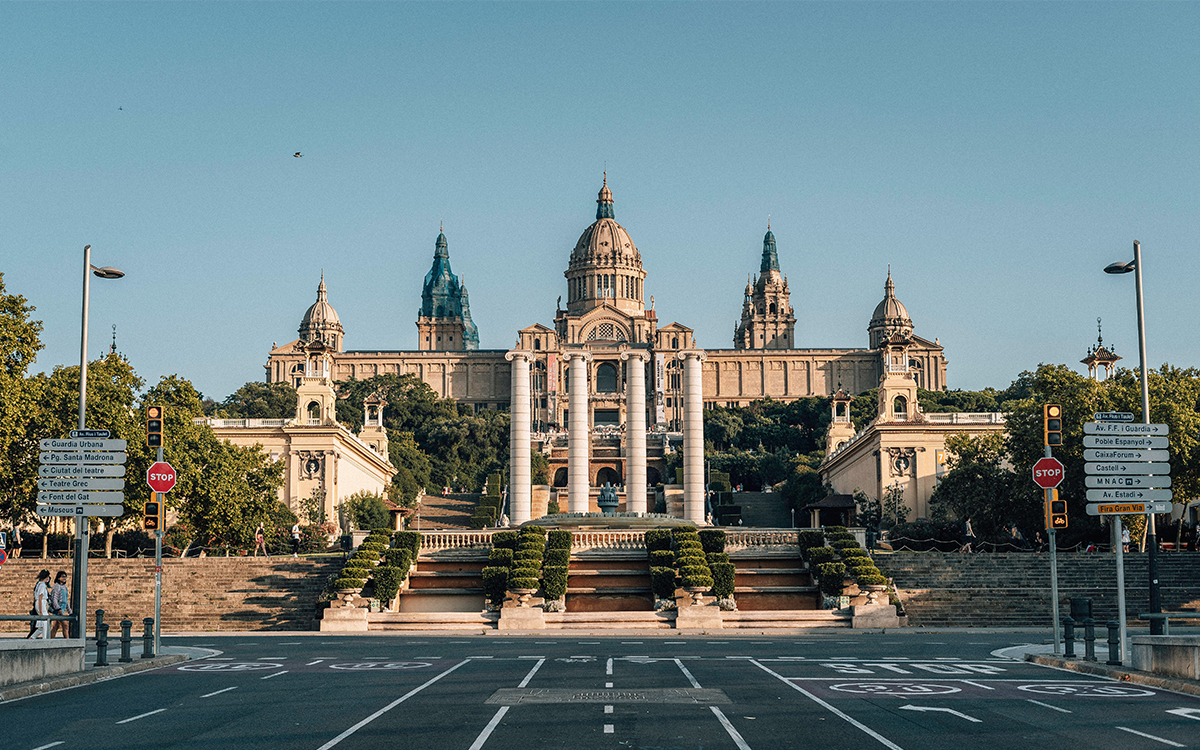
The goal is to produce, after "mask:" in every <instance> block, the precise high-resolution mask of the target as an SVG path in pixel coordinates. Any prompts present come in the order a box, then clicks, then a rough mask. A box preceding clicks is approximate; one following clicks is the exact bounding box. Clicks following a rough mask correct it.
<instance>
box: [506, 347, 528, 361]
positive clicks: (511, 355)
mask: <svg viewBox="0 0 1200 750" xmlns="http://www.w3.org/2000/svg"><path fill="white" fill-rule="evenodd" d="M504 358H505V359H507V360H508V361H509V362H512V361H513V360H514V359H517V358H521V359H524V360H525V361H526V362H532V361H533V352H531V351H527V350H525V349H513V350H512V351H510V352H508V353H506V354H505V355H504Z"/></svg>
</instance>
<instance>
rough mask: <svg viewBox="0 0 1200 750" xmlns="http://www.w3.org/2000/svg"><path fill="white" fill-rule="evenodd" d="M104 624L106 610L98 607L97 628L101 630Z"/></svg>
mask: <svg viewBox="0 0 1200 750" xmlns="http://www.w3.org/2000/svg"><path fill="white" fill-rule="evenodd" d="M103 624H104V610H102V609H98V610H96V629H97V630H99V629H100V626H101V625H103Z"/></svg>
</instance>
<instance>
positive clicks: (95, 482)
mask: <svg viewBox="0 0 1200 750" xmlns="http://www.w3.org/2000/svg"><path fill="white" fill-rule="evenodd" d="M38 489H39V490H59V491H61V492H66V491H68V490H75V491H79V490H123V489H125V480H124V479H94V478H92V477H55V478H50V479H39V480H38Z"/></svg>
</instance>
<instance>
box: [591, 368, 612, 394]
mask: <svg viewBox="0 0 1200 750" xmlns="http://www.w3.org/2000/svg"><path fill="white" fill-rule="evenodd" d="M596 392H597V393H616V392H617V368H616V367H614V366H613V365H612V364H610V363H608V362H605V363H603V364H601V365H599V366H598V367H597V368H596Z"/></svg>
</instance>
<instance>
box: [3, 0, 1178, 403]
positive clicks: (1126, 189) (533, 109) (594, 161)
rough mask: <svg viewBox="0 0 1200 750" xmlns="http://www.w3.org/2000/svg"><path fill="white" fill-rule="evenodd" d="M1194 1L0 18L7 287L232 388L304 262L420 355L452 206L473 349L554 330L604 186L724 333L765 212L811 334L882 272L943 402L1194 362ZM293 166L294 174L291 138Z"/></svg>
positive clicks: (855, 303) (251, 374) (858, 339)
mask: <svg viewBox="0 0 1200 750" xmlns="http://www.w3.org/2000/svg"><path fill="white" fill-rule="evenodd" d="M1198 32H1200V4H1196V3H1165V4H1159V3H1121V4H1107V3H1001V4H989V3H934V4H924V3H887V4H877V3H870V2H861V3H835V4H824V3H800V2H797V3H765V4H756V3H703V4H701V3H682V4H677V3H617V4H606V3H547V4H539V3H488V4H468V3H413V4H409V3H365V4H354V3H321V4H299V3H133V4H107V3H85V4H71V3H32V4H23V3H0V70H3V71H4V73H3V75H2V76H0V272H2V273H3V274H4V283H5V285H6V287H7V290H8V292H9V293H16V294H21V295H24V296H25V297H26V298H27V299H28V300H29V302H30V304H32V305H34V306H35V307H36V308H37V309H36V312H35V313H34V316H35V317H36V318H38V319H39V320H42V321H43V322H44V325H45V329H44V331H43V335H42V341H43V343H44V344H45V349H44V350H43V351H42V352H41V354H40V356H39V357H38V360H37V362H36V365H35V367H34V370H35V371H49V370H51V369H53V368H54V367H55V366H57V365H72V364H78V359H79V333H80V330H79V329H80V302H81V276H82V268H81V266H82V263H83V257H82V256H83V247H84V245H85V244H90V245H91V246H92V248H93V250H92V253H93V255H92V262H93V264H94V265H97V266H116V267H118V268H120V269H122V270H123V271H125V273H126V274H127V275H126V276H125V278H123V279H120V280H115V281H110V280H101V279H93V283H92V289H91V310H90V317H91V325H90V339H89V347H88V351H89V355H90V357H91V358H96V357H99V356H101V355H102V354H103V353H104V352H105V351H107V348H108V346H109V344H110V343H111V337H112V326H113V325H115V326H116V332H117V348H118V350H119V351H120V352H121V353H122V354H124V355H125V356H127V357H128V358H129V360H130V362H131V363H132V364H133V366H134V367H135V368H136V370H137V371H138V373H139V374H140V375H141V376H142V377H144V378H145V379H146V380H147V381H148V384H153V383H155V382H157V381H158V379H159V378H160V377H162V376H164V375H170V374H179V375H181V376H183V377H186V378H188V379H190V380H191V381H192V382H193V383H194V384H195V385H196V387H197V388H198V389H199V390H200V391H201V392H202V393H204V394H205V395H206V396H209V397H212V398H215V399H217V400H222V399H224V398H225V397H226V396H228V395H229V394H230V393H232V392H233V391H235V390H236V389H237V388H238V387H240V386H241V385H242V384H243V383H245V382H247V381H261V380H263V378H264V370H263V365H264V363H265V361H266V357H267V352H268V351H269V349H270V347H271V345H272V343H273V342H278V343H285V342H288V341H291V340H293V339H295V338H296V329H297V327H298V326H299V324H300V319H301V317H302V316H303V314H304V312H305V310H306V309H307V308H308V306H309V305H310V304H312V302H313V301H314V299H315V296H316V287H317V284H318V281H319V280H320V276H321V273H322V271H323V272H324V274H325V280H326V283H327V285H328V288H329V300H330V302H331V303H332V304H333V306H334V308H335V309H336V310H337V312H338V314H339V315H340V318H341V321H342V324H343V326H344V327H345V331H346V348H348V349H367V350H396V349H415V348H416V343H417V332H416V326H415V321H416V317H417V310H418V308H419V306H420V292H421V282H422V279H423V277H424V275H425V273H426V271H428V269H429V266H430V263H431V261H432V257H433V250H434V241H435V238H436V237H437V234H438V227H439V222H442V221H444V222H445V232H446V235H447V237H448V239H449V250H450V257H451V262H452V265H453V268H454V271H455V272H456V273H457V274H459V275H460V276H461V277H463V280H464V281H465V282H466V284H467V287H468V289H469V290H470V295H471V311H472V315H473V318H474V320H475V323H476V325H477V326H478V328H479V335H480V346H481V348H486V349H503V348H509V347H511V346H513V345H514V343H515V340H516V332H517V330H519V329H520V328H523V327H525V326H527V325H531V324H533V323H543V324H547V325H550V324H552V321H553V317H554V310H555V300H556V298H557V297H558V296H560V295H562V296H565V295H566V282H565V279H564V277H563V272H564V271H565V270H566V267H567V261H568V257H569V254H570V251H571V249H572V248H573V247H574V246H575V243H576V241H577V239H578V237H579V235H580V234H581V233H582V232H583V230H584V229H585V228H586V227H587V226H588V225H589V224H590V223H591V222H592V221H593V220H594V215H595V199H596V193H597V191H598V190H599V188H600V185H601V179H602V173H603V172H604V170H606V169H607V172H608V180H609V186H610V188H611V189H612V191H613V194H614V199H615V214H616V219H617V221H618V222H619V223H621V225H622V226H624V227H625V228H626V229H627V230H628V231H629V233H630V235H631V236H632V238H633V240H634V242H635V244H636V245H637V246H638V248H639V250H640V252H641V256H642V262H643V264H644V266H645V270H646V272H647V274H648V278H647V280H646V285H645V289H646V293H647V294H648V295H654V297H655V306H656V310H657V312H658V317H659V321H660V323H667V322H670V321H678V322H680V323H682V324H684V325H686V326H689V327H691V328H693V329H695V331H696V340H697V344H698V345H699V346H702V347H705V348H730V347H731V346H732V336H733V329H734V327H735V325H736V324H737V321H738V318H739V316H740V312H741V303H742V293H743V290H744V288H745V284H746V278H747V275H748V274H749V273H751V272H755V271H757V270H758V266H759V261H760V257H761V253H762V236H763V233H764V231H765V230H766V225H767V221H768V216H769V217H770V222H771V227H772V229H773V231H774V233H775V236H776V240H777V243H778V248H779V261H780V265H781V268H782V271H783V272H784V273H785V274H786V275H787V277H788V279H789V283H790V288H791V302H792V306H793V308H794V309H795V314H796V318H797V322H796V334H795V337H796V341H797V342H798V345H799V346H800V347H802V348H826V347H865V346H866V345H867V331H866V327H867V323H868V321H869V320H870V317H871V313H872V311H873V309H874V307H875V305H876V304H877V303H878V302H879V300H880V299H881V298H882V296H883V285H884V281H885V279H886V276H887V271H888V267H889V264H890V267H891V271H892V276H893V279H894V280H895V284H896V295H897V297H898V298H899V299H900V300H901V301H902V302H903V303H904V304H905V305H906V306H907V308H908V311H909V313H910V315H911V317H912V319H913V321H914V324H915V332H916V334H917V335H919V336H922V337H925V338H928V339H931V340H932V339H934V338H937V339H939V340H940V342H941V343H942V345H943V346H944V347H945V350H946V357H947V359H948V361H949V367H948V380H949V383H950V387H951V388H963V389H972V390H973V389H981V388H984V387H987V386H992V387H996V388H1004V387H1006V386H1007V385H1008V384H1009V383H1010V382H1011V381H1012V380H1013V379H1014V378H1015V377H1017V375H1018V374H1019V373H1020V372H1022V371H1024V370H1029V369H1033V368H1035V367H1036V366H1037V365H1038V364H1039V363H1043V362H1046V363H1068V364H1071V365H1073V366H1075V367H1076V368H1077V369H1079V370H1083V369H1084V368H1083V366H1082V365H1078V364H1076V363H1078V361H1079V360H1080V359H1082V358H1083V357H1084V355H1085V354H1086V350H1087V347H1088V346H1089V345H1091V344H1093V343H1094V342H1095V341H1096V333H1097V331H1096V319H1097V318H1103V331H1104V342H1105V344H1108V345H1112V346H1114V347H1115V349H1116V353H1117V354H1119V355H1122V356H1123V357H1125V359H1124V361H1123V362H1122V364H1126V365H1129V366H1136V363H1137V328H1136V317H1135V314H1136V309H1135V299H1134V283H1133V276H1132V275H1127V276H1110V275H1106V274H1104V273H1103V272H1102V269H1103V267H1104V266H1105V265H1107V264H1109V263H1111V262H1113V261H1125V260H1129V259H1131V258H1132V246H1133V241H1134V240H1140V241H1141V243H1142V250H1143V255H1144V258H1143V266H1144V287H1145V297H1146V302H1145V314H1146V329H1147V348H1148V359H1149V362H1150V364H1151V366H1154V367H1157V366H1159V365H1161V364H1162V363H1163V362H1169V363H1171V364H1173V365H1176V366H1197V365H1200V361H1198V357H1197V351H1198V347H1197V344H1198V343H1200V342H1198V340H1197V339H1198V335H1197V319H1198V317H1197V314H1196V312H1195V297H1196V287H1197V280H1198V277H1200V252H1197V251H1198V250H1200V210H1198V208H1197V201H1198V200H1200V169H1198V168H1197V165H1198V164H1200V138H1198V133H1200V96H1198V95H1197V92H1198V89H1197V84H1196V81H1197V80H1200V44H1197V43H1196V38H1197V34H1198ZM297 151H299V152H301V153H303V157H302V158H295V157H293V156H292V154H293V153H294V152H297Z"/></svg>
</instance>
